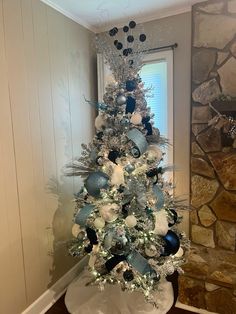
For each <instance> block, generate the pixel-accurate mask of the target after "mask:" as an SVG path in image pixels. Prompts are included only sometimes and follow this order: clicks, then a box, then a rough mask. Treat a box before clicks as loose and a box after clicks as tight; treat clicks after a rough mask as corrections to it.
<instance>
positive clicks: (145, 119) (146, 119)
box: [142, 116, 151, 124]
mask: <svg viewBox="0 0 236 314" xmlns="http://www.w3.org/2000/svg"><path fill="white" fill-rule="evenodd" d="M150 119H151V118H150V117H149V116H147V117H143V119H142V123H143V124H146V123H148V122H149V121H150Z"/></svg>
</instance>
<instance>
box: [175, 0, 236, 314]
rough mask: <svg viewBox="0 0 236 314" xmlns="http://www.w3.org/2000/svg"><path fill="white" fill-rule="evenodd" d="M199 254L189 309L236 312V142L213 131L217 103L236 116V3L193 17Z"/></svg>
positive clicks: (189, 283) (194, 254) (208, 7)
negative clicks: (209, 123)
mask: <svg viewBox="0 0 236 314" xmlns="http://www.w3.org/2000/svg"><path fill="white" fill-rule="evenodd" d="M192 14H193V17H192V27H193V36H192V132H191V145H192V150H191V205H192V210H191V213H190V223H191V225H190V234H191V240H192V249H191V252H190V256H189V261H188V263H187V264H186V265H185V267H184V269H185V275H184V276H182V277H181V278H180V294H179V300H180V302H182V303H185V304H188V305H192V306H195V307H199V308H205V309H207V310H209V311H213V312H217V313H221V314H231V313H232V314H233V313H236V252H235V243H236V140H233V139H232V138H230V137H229V136H228V135H227V134H224V133H223V132H222V130H221V129H220V128H217V127H216V126H209V125H208V121H209V120H210V119H211V118H212V117H213V116H214V114H215V113H214V111H212V109H211V108H210V107H209V105H208V104H209V103H210V102H211V103H212V105H213V106H214V107H215V108H216V109H217V110H219V111H220V112H221V113H223V114H226V115H230V116H233V117H234V118H236V0H229V1H226V0H225V1H223V0H221V1H217V0H214V1H206V2H202V3H198V4H196V5H194V6H193V11H192Z"/></svg>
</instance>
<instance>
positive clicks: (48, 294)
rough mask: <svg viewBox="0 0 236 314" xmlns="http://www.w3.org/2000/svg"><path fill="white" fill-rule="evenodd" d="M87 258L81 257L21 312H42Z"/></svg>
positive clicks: (56, 297) (51, 303)
mask: <svg viewBox="0 0 236 314" xmlns="http://www.w3.org/2000/svg"><path fill="white" fill-rule="evenodd" d="M87 263H88V260H87V258H86V257H85V258H83V259H82V260H81V261H80V262H79V263H77V264H76V265H75V266H74V267H73V268H71V269H70V270H69V271H68V272H67V273H66V274H65V275H64V276H63V277H61V278H60V279H59V280H58V281H57V282H56V283H55V284H54V285H53V286H52V287H51V288H50V289H48V290H46V291H45V292H44V293H43V294H42V295H41V296H40V297H39V298H38V299H37V300H35V301H34V303H32V304H31V305H30V306H29V307H28V308H27V309H25V310H24V312H22V313H21V314H44V313H46V312H47V310H48V309H50V307H51V306H52V305H53V304H54V303H55V302H56V301H57V300H58V299H59V298H60V297H61V296H62V295H63V294H64V293H65V291H66V289H67V287H68V285H69V284H70V283H71V282H72V281H73V279H74V278H75V277H76V276H78V274H79V273H80V272H81V271H82V270H83V269H84V267H85V266H86V265H87Z"/></svg>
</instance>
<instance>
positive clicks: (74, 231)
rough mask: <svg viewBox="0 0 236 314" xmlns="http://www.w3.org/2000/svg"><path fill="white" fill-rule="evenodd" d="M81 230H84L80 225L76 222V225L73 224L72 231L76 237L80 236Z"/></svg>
mask: <svg viewBox="0 0 236 314" xmlns="http://www.w3.org/2000/svg"><path fill="white" fill-rule="evenodd" d="M81 231H82V230H81V227H80V225H77V224H74V225H73V226H72V230H71V233H72V234H73V236H74V237H75V238H77V237H78V234H79V233H80V232H81Z"/></svg>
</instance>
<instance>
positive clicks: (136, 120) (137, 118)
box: [130, 112, 142, 125]
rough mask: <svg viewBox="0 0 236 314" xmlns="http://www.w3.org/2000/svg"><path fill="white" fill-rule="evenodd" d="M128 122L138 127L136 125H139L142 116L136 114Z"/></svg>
mask: <svg viewBox="0 0 236 314" xmlns="http://www.w3.org/2000/svg"><path fill="white" fill-rule="evenodd" d="M130 122H131V123H133V124H135V125H138V124H141V122H142V116H141V114H140V113H138V112H136V113H134V114H133V115H132V117H131V119H130Z"/></svg>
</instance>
